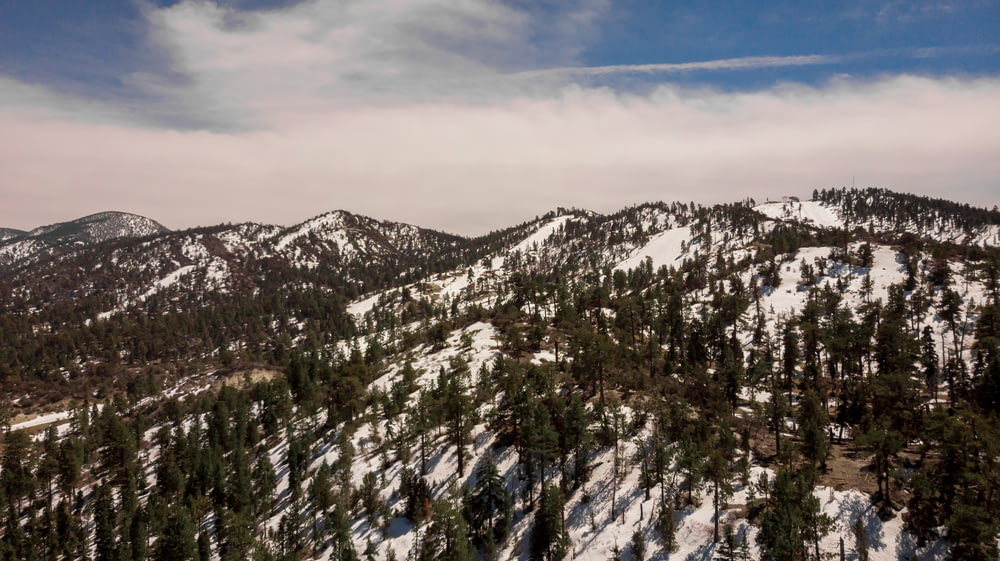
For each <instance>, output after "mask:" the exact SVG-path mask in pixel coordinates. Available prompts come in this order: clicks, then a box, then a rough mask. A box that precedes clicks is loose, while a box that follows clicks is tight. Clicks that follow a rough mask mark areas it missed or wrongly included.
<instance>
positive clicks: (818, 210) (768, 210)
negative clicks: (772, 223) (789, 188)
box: [754, 201, 844, 228]
mask: <svg viewBox="0 0 1000 561" xmlns="http://www.w3.org/2000/svg"><path fill="white" fill-rule="evenodd" d="M754 210H756V211H758V212H760V213H761V214H764V215H766V216H768V217H770V218H773V219H775V220H796V221H799V222H805V223H809V224H814V225H816V226H819V227H821V228H840V227H843V225H844V221H843V220H841V219H840V217H839V216H837V214H836V213H834V211H833V210H831V209H830V208H829V207H827V206H825V205H824V204H822V203H820V202H817V201H801V202H798V201H788V202H768V203H764V204H762V205H758V206H756V207H754Z"/></svg>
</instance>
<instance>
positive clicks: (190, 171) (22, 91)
mask: <svg viewBox="0 0 1000 561" xmlns="http://www.w3.org/2000/svg"><path fill="white" fill-rule="evenodd" d="M601 9H602V5H601V4H599V3H597V4H586V5H583V6H582V7H578V8H574V11H573V13H574V14H577V15H576V16H574V17H575V18H576V19H575V20H573V21H571V22H570V23H567V24H566V28H565V29H563V30H562V31H559V33H562V34H564V35H565V37H566V38H565V40H564V41H562V42H561V43H562V44H564V45H570V46H572V45H574V44H581V43H580V42H581V41H583V39H582V37H586V36H587V34H588V33H591V32H592V29H591V27H592V25H593V21H595V19H594V18H595V17H596V16H595V15H594V14H597V13H600V10H601ZM150 17H151V18H152V21H153V23H154V29H155V34H154V36H153V39H154V40H155V41H156V42H157V43H158V44H160V45H163V46H164V48H165V49H167V50H168V52H169V54H170V60H172V61H173V63H174V67H173V68H172V70H173V72H175V73H177V75H179V76H180V77H181V78H182V79H180V80H173V79H170V80H167V79H163V78H157V77H151V76H133V77H132V79H133V80H134V81H135V83H137V84H141V85H142V87H144V88H146V89H147V91H148V92H150V93H155V94H156V95H158V96H161V97H162V98H163V99H164V104H163V105H162V106H156V107H153V108H152V109H150V110H155V111H157V112H158V114H162V113H169V112H176V113H177V115H180V116H183V117H184V118H185V119H192V120H196V121H204V122H210V123H213V124H214V125H215V127H214V128H212V129H209V130H188V131H180V130H167V129H163V128H161V127H152V126H148V125H144V126H140V125H137V124H136V123H138V122H142V119H144V116H142V115H140V116H138V117H135V116H133V115H132V114H131V113H130V110H129V109H131V108H126V109H118V108H113V107H111V108H109V107H106V106H102V105H99V104H94V103H92V102H82V101H79V100H74V99H72V98H65V97H59V96H54V95H53V94H50V93H48V92H47V91H45V90H44V89H41V88H38V87H37V86H26V85H24V84H20V83H17V82H14V81H11V80H4V79H2V78H0V80H2V81H0V189H2V195H3V200H4V203H5V204H4V205H3V208H2V209H0V225H2V226H9V227H22V228H29V227H33V226H37V225H40V224H43V223H50V222H54V221H57V220H65V219H70V218H74V217H77V216H82V215H85V214H87V213H90V212H95V211H99V210H106V209H119V210H128V211H132V212H137V213H140V214H145V215H147V216H150V217H152V218H155V219H157V220H160V221H161V222H163V223H164V224H166V225H167V226H170V227H186V226H193V225H198V224H213V223H219V222H224V221H239V220H256V221H263V222H272V223H284V224H291V223H295V222H298V221H300V220H302V219H304V218H306V217H308V216H311V215H314V214H318V213H320V212H325V211H328V210H332V209H335V208H344V209H347V210H351V211H356V212H362V213H365V214H369V215H372V216H376V217H379V218H389V219H396V220H403V221H408V222H412V223H416V224H420V225H424V226H429V227H436V228H440V229H445V230H451V231H456V232H461V233H472V234H475V233H483V232H486V231H487V230H489V229H491V228H496V227H500V226H504V225H508V224H510V223H514V222H518V221H520V220H523V219H525V218H528V217H530V216H533V215H535V214H539V213H543V212H545V211H547V210H550V209H552V208H554V207H555V206H579V207H588V208H592V209H594V210H598V211H610V210H615V209H618V208H620V207H622V206H624V205H626V204H630V203H633V202H641V201H648V200H660V199H663V200H685V201H688V200H695V201H699V202H706V203H707V202H721V201H732V200H737V199H741V198H743V197H745V196H748V195H749V196H756V197H763V196H767V195H770V196H775V195H782V194H789V193H791V194H800V195H807V194H808V193H809V192H810V191H811V190H812V189H813V188H814V187H830V186H840V185H842V184H845V183H849V182H850V177H851V176H856V177H857V178H858V183H859V185H868V184H875V185H880V186H885V187H890V188H894V189H899V190H904V191H913V192H918V193H925V194H933V195H936V196H942V197H949V198H956V199H960V200H966V201H970V202H974V203H980V204H992V202H993V201H994V200H995V199H996V184H997V179H998V177H1000V163H998V162H997V159H996V157H995V155H996V154H997V153H1000V138H998V137H997V135H996V134H995V129H996V123H995V119H994V118H993V116H994V115H995V108H996V106H997V103H998V101H1000V79H995V78H991V79H978V80H973V79H962V80H959V79H930V78H919V77H909V76H887V77H884V78H882V79H879V80H874V81H868V82H860V81H855V80H850V79H842V80H837V81H834V82H831V83H830V84H828V85H827V86H825V87H822V88H809V87H804V86H796V85H782V86H778V87H775V88H771V89H767V90H761V91H755V92H738V93H723V92H716V91H711V90H689V89H682V88H677V87H672V86H664V87H661V88H659V89H657V90H655V91H653V92H652V93H650V94H649V95H643V96H638V95H629V94H623V93H617V92H614V91H611V90H608V89H594V88H586V87H581V86H575V85H573V84H572V82H571V78H572V76H567V75H566V74H567V73H565V72H564V73H560V71H556V72H548V73H545V74H540V75H538V76H534V77H525V76H524V75H523V74H520V75H519V74H518V72H519V71H522V70H524V68H525V65H524V62H525V61H530V60H536V58H535V57H536V55H537V53H536V52H535V50H536V49H537V48H538V46H537V44H535V46H532V45H533V43H532V42H531V41H530V40H529V39H530V37H532V36H533V35H534V34H536V33H537V31H538V29H537V28H538V26H539V25H541V24H540V23H539V22H538V21H536V20H535V19H533V18H534V17H535V16H533V15H532V14H529V13H527V12H523V11H517V10H514V9H511V8H506V7H503V6H499V5H497V4H495V3H492V2H480V1H478V0H460V1H456V2H445V1H443V0H441V1H435V0H420V1H413V2H403V1H399V2H396V3H392V2H388V3H384V4H380V5H379V6H374V5H373V3H366V2H360V3H358V2H345V3H335V2H320V1H312V2H306V3H303V4H300V5H297V6H295V7H293V8H291V9H287V10H278V11H268V12H255V13H250V14H244V15H242V16H240V17H237V15H236V14H234V13H232V12H228V11H226V10H223V9H221V8H218V7H216V6H214V5H212V4H208V3H196V2H185V3H181V4H178V5H176V6H174V7H173V8H168V9H164V10H159V11H154V12H152V13H151V15H150ZM570 19H571V20H572V18H570ZM470 29H475V30H477V31H476V32H475V33H471V32H470ZM574 52H575V51H574V49H573V48H570V47H567V48H566V50H564V51H562V52H560V53H557V54H554V55H549V56H552V57H555V58H554V59H550V60H551V61H552V62H553V63H554V64H553V65H552V66H553V67H556V68H565V67H566V66H572V65H574V64H575V63H576V61H575V60H573V57H574V56H575V55H574ZM537 60H541V58H540V57H539V58H538V59H537ZM784 63H793V64H812V63H816V64H819V63H823V59H812V58H809V57H804V58H801V57H800V58H786V59H773V60H772V59H763V58H751V59H737V60H729V61H715V62H708V63H694V64H697V65H714V66H713V67H715V68H732V67H743V66H740V65H750V66H753V65H776V64H784ZM705 68H708V66H706V67H705ZM594 71H595V72H600V71H601V70H599V69H598V70H594ZM609 71H617V70H609ZM510 74H514V76H513V77H511V76H510ZM95 115H97V116H101V118H95V117H94V116H95Z"/></svg>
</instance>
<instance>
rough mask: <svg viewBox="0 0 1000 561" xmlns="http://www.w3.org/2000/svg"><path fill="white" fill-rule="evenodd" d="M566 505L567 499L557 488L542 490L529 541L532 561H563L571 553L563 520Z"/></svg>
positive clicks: (551, 487) (549, 487)
mask: <svg viewBox="0 0 1000 561" xmlns="http://www.w3.org/2000/svg"><path fill="white" fill-rule="evenodd" d="M565 504H566V498H565V497H564V496H563V494H562V491H560V490H559V489H558V488H557V487H555V486H548V487H545V488H544V489H543V490H542V496H541V499H540V501H539V507H538V511H537V512H536V513H535V524H534V525H533V526H532V528H531V538H530V541H529V552H530V555H531V559H532V561H561V560H562V559H563V558H564V557H565V556H566V553H567V552H568V551H569V537H568V536H567V534H566V530H565V527H564V519H563V507H564V505H565Z"/></svg>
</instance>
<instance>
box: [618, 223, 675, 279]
mask: <svg viewBox="0 0 1000 561" xmlns="http://www.w3.org/2000/svg"><path fill="white" fill-rule="evenodd" d="M690 241H691V228H687V227H684V228H672V229H669V230H665V231H663V232H662V233H660V234H659V235H657V236H655V237H653V239H651V240H649V242H648V243H647V244H646V245H644V246H643V247H641V248H639V249H638V250H636V251H635V252H633V253H632V256H631V257H629V258H628V259H626V260H624V261H622V262H621V263H619V264H618V265H616V266H615V270H622V271H627V270H629V269H635V268H636V267H638V266H639V265H641V264H642V262H643V261H645V260H646V258H647V257H648V258H650V259H652V261H653V270H654V271H655V270H656V269H659V268H660V267H661V266H663V265H674V266H677V265H680V261H681V259H682V258H683V257H684V255H685V249H686V244H687V243H689V242H690Z"/></svg>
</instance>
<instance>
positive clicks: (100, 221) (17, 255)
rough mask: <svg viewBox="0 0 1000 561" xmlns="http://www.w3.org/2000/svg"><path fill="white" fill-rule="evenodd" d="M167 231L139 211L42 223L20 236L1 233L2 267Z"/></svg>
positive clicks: (0, 261)
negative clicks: (108, 242)
mask: <svg viewBox="0 0 1000 561" xmlns="http://www.w3.org/2000/svg"><path fill="white" fill-rule="evenodd" d="M168 231H169V230H168V229H167V228H166V227H164V226H163V225H162V224H160V223H158V222H156V221H154V220H150V219H149V218H146V217H143V216H139V215H136V214H130V213H127V212H100V213H97V214H91V215H89V216H85V217H83V218H78V219H76V220H72V221H69V222H59V223H57V224H49V225H47V226H40V227H38V228H35V229H34V230H31V231H30V232H23V233H21V234H20V235H13V236H8V235H6V234H4V235H0V266H8V267H9V266H16V265H20V264H24V263H28V262H35V261H38V260H39V259H41V258H44V257H48V256H51V255H58V254H61V253H65V252H68V251H73V250H76V249H79V248H83V247H87V246H91V245H94V244H99V243H102V242H107V241H111V240H118V239H123V238H141V237H145V236H152V235H155V234H162V233H165V232H168ZM6 232H14V231H12V230H7V231H6Z"/></svg>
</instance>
